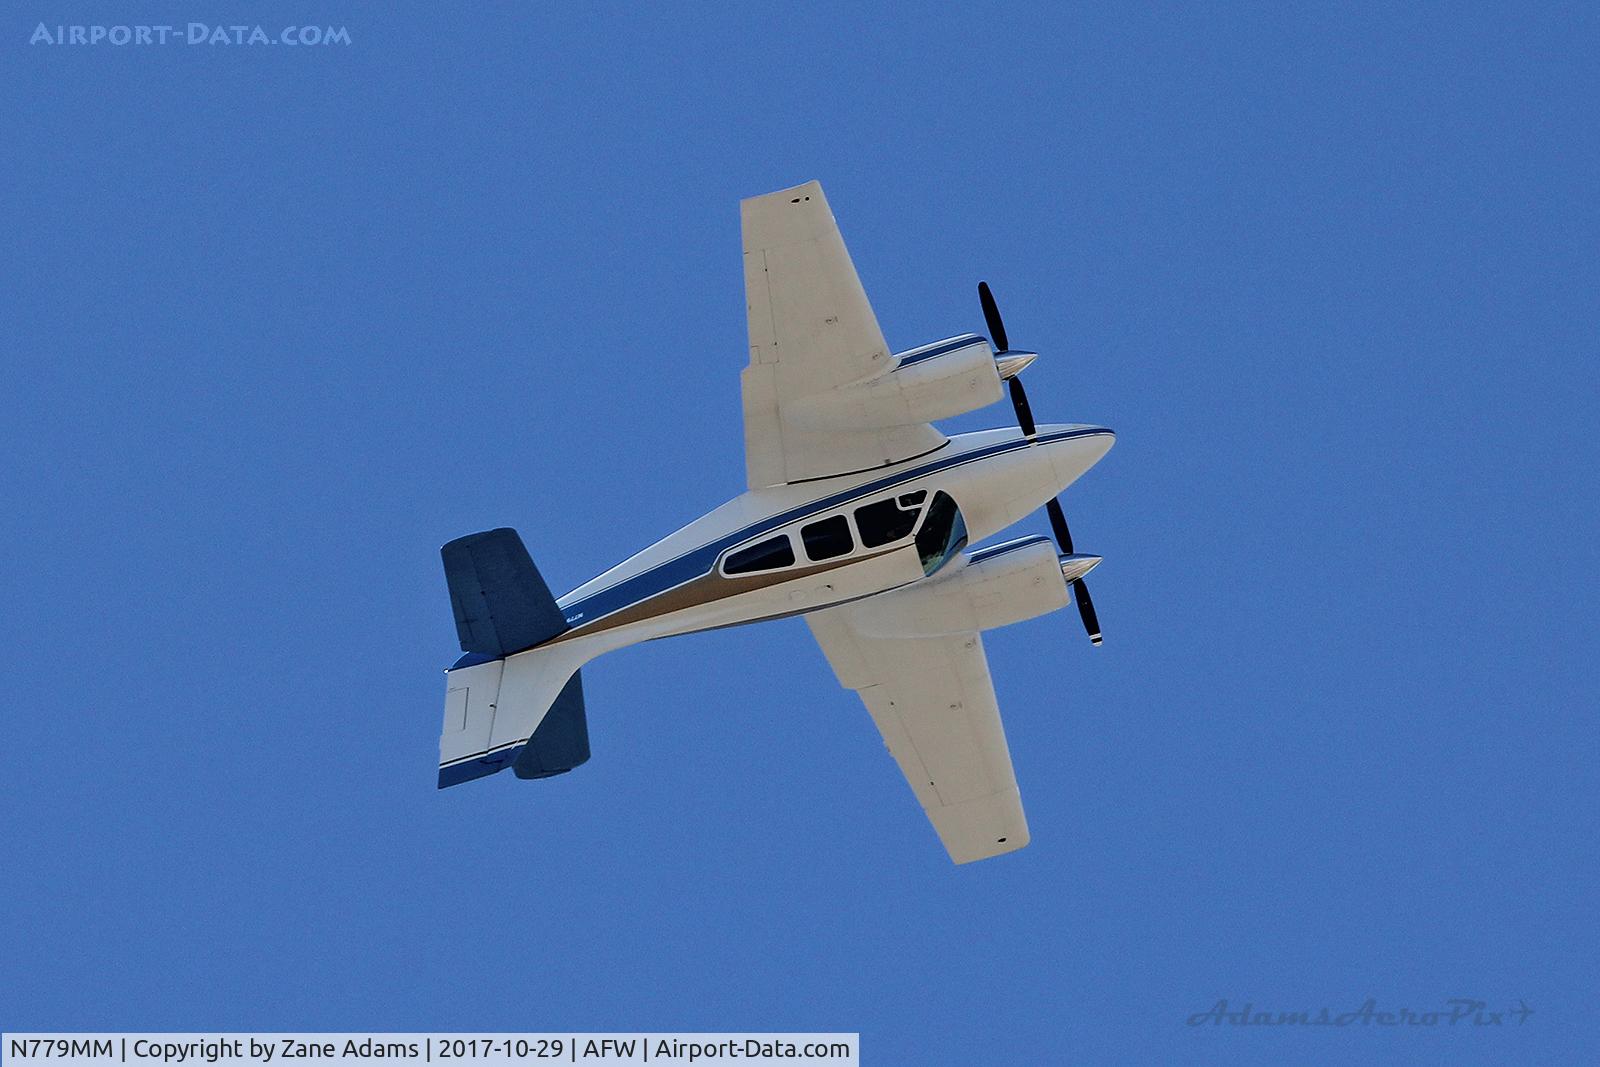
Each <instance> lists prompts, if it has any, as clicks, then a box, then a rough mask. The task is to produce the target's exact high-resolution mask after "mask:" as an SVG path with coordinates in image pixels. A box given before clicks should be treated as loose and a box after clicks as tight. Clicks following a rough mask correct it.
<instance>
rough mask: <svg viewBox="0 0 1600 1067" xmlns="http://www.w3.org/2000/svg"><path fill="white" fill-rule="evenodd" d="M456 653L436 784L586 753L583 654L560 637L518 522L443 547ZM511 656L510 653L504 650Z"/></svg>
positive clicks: (569, 761) (568, 764) (548, 769)
mask: <svg viewBox="0 0 1600 1067" xmlns="http://www.w3.org/2000/svg"><path fill="white" fill-rule="evenodd" d="M440 555H442V556H443V558H444V573H445V581H446V583H447V584H448V585H449V587H450V603H451V606H452V608H453V609H454V611H455V619H456V632H457V634H458V636H459V637H460V639H461V649H462V651H463V652H466V653H467V655H465V656H462V657H461V659H460V660H458V661H457V662H456V665H455V666H454V667H452V668H450V670H449V671H448V672H447V673H446V678H447V683H446V687H447V688H446V693H445V707H444V728H443V730H442V731H441V733H440V735H439V788H440V789H443V788H445V787H446V786H451V785H456V784H458V783H460V782H466V781H471V780H472V779H474V778H482V777H484V776H485V775H489V774H493V773H495V772H496V771H500V770H504V769H505V768H506V767H511V768H513V769H514V770H515V771H516V774H517V776H518V777H519V778H548V777H549V776H551V775H555V774H561V773H563V772H565V771H569V770H571V769H572V768H574V767H576V766H578V765H579V764H581V763H583V762H584V761H585V760H587V759H588V758H589V727H588V722H587V720H586V718H585V716H584V709H583V683H582V682H581V681H580V680H579V677H578V667H579V666H581V664H582V659H581V658H580V657H578V656H577V655H576V654H574V653H573V652H572V651H570V650H568V649H565V648H562V647H561V646H557V647H556V648H551V649H537V648H534V646H536V645H540V644H542V643H544V642H545V641H548V640H550V639H551V638H552V637H555V636H557V635H558V634H560V633H562V632H564V631H565V630H566V629H567V622H566V618H565V616H564V615H563V614H562V612H561V609H560V608H559V607H557V606H556V601H555V597H553V596H551V595H550V587H549V586H547V585H546V584H545V581H544V579H543V578H542V577H540V575H539V571H538V568H536V567H535V566H534V565H533V560H532V558H530V557H529V555H528V550H527V548H525V547H524V546H523V544H522V539H521V538H520V537H518V536H517V532H516V531H515V530H510V529H499V530H488V531H486V532H484V533H476V534H471V535H469V536H467V537H462V538H459V539H457V540H455V541H451V542H450V543H449V544H447V545H445V546H444V548H443V549H441V550H440ZM507 657H510V658H507Z"/></svg>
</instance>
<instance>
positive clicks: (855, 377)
mask: <svg viewBox="0 0 1600 1067" xmlns="http://www.w3.org/2000/svg"><path fill="white" fill-rule="evenodd" d="M740 210H741V214H742V217H743V229H744V282H745V298H746V301H747V303H748V305H749V328H750V365H749V366H748V367H746V368H745V370H744V374H743V387H744V436H745V465H746V469H747V472H748V475H749V483H750V488H749V490H748V491H747V492H745V493H743V494H741V495H740V496H737V497H734V498H733V499H732V500H730V501H728V502H727V503H726V504H723V505H722V506H721V507H719V508H717V509H716V510H715V511H713V512H711V513H710V514H708V515H706V516H705V517H703V518H700V519H697V520H695V521H694V522H692V523H690V524H689V525H687V526H685V527H684V528H683V529H681V530H679V531H678V532H677V533H674V534H672V535H670V536H669V537H666V538H664V539H663V540H661V541H658V542H656V543H655V544H654V545H651V546H650V547H649V548H647V549H645V550H644V551H643V552H640V553H639V554H638V555H636V556H634V557H632V558H631V559H628V560H625V561H623V562H622V563H619V564H617V565H616V566H615V567H612V568H611V569H610V570H608V571H606V572H605V573H604V574H602V575H600V576H599V577H598V578H595V579H594V580H592V581H590V582H587V583H585V584H584V585H581V586H579V587H578V588H576V589H574V590H573V591H572V592H570V593H568V594H567V595H566V596H564V597H561V598H560V599H559V600H558V599H556V598H555V597H552V596H551V595H550V590H549V588H548V587H547V586H546V585H545V583H544V579H543V578H541V577H540V576H539V572H538V570H537V569H535V567H534V565H533V561H532V560H531V559H530V558H529V556H528V552H527V549H526V548H524V547H523V544H522V540H521V539H520V538H519V537H518V536H517V534H516V532H515V531H514V530H509V529H499V530H489V531H487V532H485V533H477V534H472V535H470V536H467V537H463V538H460V539H459V540H455V541H451V542H450V543H449V544H447V545H445V546H444V548H443V549H442V554H443V556H444V568H445V577H446V579H447V581H448V583H449V586H450V600H451V604H452V606H453V607H454V609H455V618H456V629H457V631H458V632H459V634H460V637H461V648H462V650H463V651H464V652H465V653H466V655H464V656H462V657H461V658H460V659H459V660H457V661H456V663H455V665H454V666H452V667H451V668H450V669H449V670H448V672H447V673H446V677H447V679H448V685H447V690H448V691H447V693H446V696H445V711H444V731H443V733H442V734H441V735H440V738H439V757H440V759H439V786H440V788H443V787H445V786H449V785H455V784H457V783H459V782H465V781H469V780H471V779H473V778H481V777H483V776H485V775H488V774H493V773H494V772H496V771H500V770H504V769H505V768H507V767H510V768H511V769H512V770H513V771H515V772H516V774H517V776H518V777H520V778H544V777H548V776H550V775H554V774H561V773H563V772H565V771H569V770H571V769H572V768H573V767H576V766H577V765H578V764H580V763H583V762H584V761H585V760H587V759H588V758H589V733H588V726H587V723H586V721H585V719H584V709H583V689H582V685H581V683H580V681H579V675H578V668H579V667H581V666H582V665H583V664H585V663H587V662H588V661H589V660H591V659H593V658H595V657H596V656H598V655H600V654H601V653H602V652H609V651H611V650H613V649H617V648H622V647H623V646H625V645H631V644H635V643H636V642H639V641H649V640H652V639H654V638H658V637H667V636H669V635H672V634H683V633H692V632H695V631H698V630H709V629H712V628H715V627H721V626H732V625H736V624H739V623H746V622H756V621H759V620H761V619H775V618H781V617H784V616H788V615H804V616H805V620H806V623H807V624H808V625H809V626H810V627H811V632H812V634H813V635H814V636H815V637H816V639H817V642H818V643H819V644H820V645H821V646H822V651H823V652H824V653H825V654H826V656H827V658H828V662H829V663H830V664H832V666H833V669H834V672H835V673H836V674H837V675H838V677H839V681H840V683H841V684H842V685H843V686H845V687H846V688H848V689H854V690H856V691H857V692H858V693H860V695H861V700H862V702H863V703H864V704H866V706H867V711H868V712H870V713H871V715H872V719H873V722H875V723H876V724H877V727H878V730H879V731H880V732H881V733H882V735H883V740H884V743H885V744H886V745H887V746H888V748H889V752H890V754H892V755H893V756H894V758H895V761H896V762H897V763H899V764H900V770H901V772H902V773H903V774H904V775H905V777H906V781H907V782H909V783H910V784H911V791H912V792H913V793H915V794H916V797H917V799H918V800H919V801H920V802H921V803H922V807H923V809H924V810H925V811H926V812H927V815H928V818H929V820H930V821H931V822H932V823H933V827H934V829H935V830H936V831H938V834H939V839H940V840H941V841H942V842H943V843H944V847H945V848H946V849H947V850H948V851H949V853H950V858H951V859H952V860H954V861H955V862H956V863H967V862H970V861H972V860H979V859H985V858H987V857H989V856H997V855H999V854H1001V853H1003V852H1011V851H1013V850H1015V849H1019V848H1021V847H1022V846H1024V845H1026V844H1027V843H1028V824H1027V820H1026V819H1025V818H1024V816H1023V814H1022V800H1021V797H1020V795H1019V794H1018V792H1017V780H1016V776H1015V774H1014V773H1013V772H1012V768H1011V754H1010V752H1009V750H1008V749H1007V747H1006V737H1005V731H1004V729H1003V728H1002V726H1001V724H1000V710H999V708H998V707H997V706H996V704H995V695H994V686H993V684H992V682H991V681H990V678H989V665H988V662H987V660H986V659H985V658H984V653H983V639H982V636H981V634H982V632H983V631H984V630H991V629H994V628H995V627H997V626H1004V625H1006V624H1007V623H1012V622H1017V621H1019V620H1022V619H1031V618H1034V617H1035V616H1038V615H1042V614H1044V613H1045V612H1048V611H1055V610H1056V609H1058V608H1061V607H1064V606H1066V604H1067V602H1068V600H1071V599H1076V601H1077V605H1078V610H1079V612H1080V614H1081V615H1082V617H1083V623H1084V627H1085V629H1087V630H1088V632H1089V638H1090V640H1091V641H1093V642H1094V643H1095V644H1097V645H1098V644H1099V643H1100V626H1099V623H1098V622H1097V621H1096V619H1095V613H1094V605H1093V604H1092V603H1091V602H1090V600H1089V591H1088V589H1087V588H1086V587H1085V586H1084V584H1083V576H1084V575H1085V574H1087V573H1088V572H1089V571H1090V570H1091V569H1092V568H1093V567H1094V566H1095V564H1097V563H1099V562H1100V557H1099V556H1087V555H1079V554H1077V553H1075V552H1073V550H1072V535H1071V534H1070V533H1069V532H1068V530H1067V522H1066V518H1065V517H1064V516H1063V515H1062V512H1061V505H1060V504H1059V503H1058V502H1057V501H1056V494H1057V493H1059V492H1061V491H1062V490H1063V489H1065V488H1066V487H1067V486H1068V485H1071V484H1072V483H1073V482H1074V481H1075V480H1077V478H1078V477H1079V476H1080V475H1081V474H1083V472H1084V471H1086V470H1088V469H1089V468H1090V467H1092V466H1094V464H1095V463H1096V462H1097V461H1098V460H1099V459H1100V457H1101V456H1103V455H1105V454H1106V452H1107V450H1109V449H1110V448H1111V444H1112V441H1113V435H1112V433H1111V431H1110V430H1108V429H1105V428H1103V427H1100V426H1080V425H1047V426H1036V425H1035V424H1034V421H1033V415H1032V413H1031V412H1030V411H1029V408H1028V399H1027V395H1026V394H1025V393H1024V392H1023V389H1022V382H1021V380H1020V379H1019V378H1018V377H1017V374H1018V373H1019V372H1020V371H1021V370H1022V369H1023V368H1025V367H1027V366H1028V365H1029V364H1030V363H1032V362H1033V360H1034V359H1035V358H1036V355H1035V353H1033V352H1020V351H1015V350H1013V349H1012V348H1011V347H1010V345H1009V343H1008V341H1007V339H1006V331H1005V326H1004V325H1003V324H1002V323H1001V321H1000V313H999V311H998V309H997V308H996V307H995V302H994V297H993V296H992V295H991V294H990V292H989V287H988V286H987V285H986V284H980V285H979V286H978V295H979V298H980V300H981V301H982V304H983V314H984V318H985V320H986V321H987V323H988V327H989V340H985V339H984V338H982V337H980V336H978V335H976V334H963V335H962V336H959V337H952V338H949V339H948V340H944V341H936V342H934V343H933V344H928V345H923V346H922V347H920V348H914V349H911V350H910V351H909V352H900V353H897V354H896V353H891V352H890V351H889V348H888V346H887V345H886V344H885V343H884V340H883V334H882V333H881V332H880V331H879V329H878V322H877V319H876V318H875V317H874V316H873V313H872V307H871V305H869V304H868V303H867V297H866V294H865V293H864V292H863V291H862V289H861V282H860V280H859V279H858V278H857V277H856V271H855V267H854V266H853V265H852V264H851V262H850V255H849V253H848V252H847V251H846V250H845V246H844V241H843V239H842V238H841V237H840V236H839V230H838V227H837V225H836V224H835V223H834V220H833V214H832V213H831V212H830V211H829V209H828V202H827V200H825V199H824V198H823V195H822V187H821V186H820V185H819V184H818V183H816V182H811V183H809V184H807V185H801V186H798V187H796V188H794V189H785V190H783V191H781V192H776V193H769V194H768V195H766V196H759V197H756V198H754V199H751V200H746V201H744V202H743V203H742V204H741V205H740ZM991 341H992V342H993V343H992V345H991ZM1002 383H1007V384H1008V387H1009V390H1010V394H1011V402H1012V404H1013V405H1014V406H1015V408H1016V414H1017V421H1018V423H1019V424H1020V427H1019V428H1018V429H997V430H984V431H981V432H978V433H964V434H957V435H955V436H954V437H946V436H945V435H944V434H942V433H940V432H939V431H938V430H936V429H934V428H933V426H931V425H930V423H931V422H932V421H933V420H935V419H941V418H947V417H950V416H953V415H959V414H961V413H963V412H967V411H973V410H976V409H977V408H980V407H984V406H985V405H988V404H992V403H994V402H995V401H997V400H999V399H1000V393H1001V384H1002ZM1040 505H1044V507H1045V508H1046V509H1048V511H1049V515H1050V524H1051V526H1052V528H1053V529H1054V532H1055V535H1056V541H1057V543H1058V544H1059V545H1060V553H1059V554H1058V553H1057V551H1056V549H1055V547H1053V546H1052V545H1051V544H1050V541H1049V539H1048V538H1045V537H1040V536H1032V537H1021V538H1018V539H1016V540H1012V541H1006V542H1003V543H1001V544H996V545H991V546H989V547H986V548H976V549H974V548H970V547H969V545H971V544H973V543H975V542H978V541H981V540H983V539H984V538H987V537H990V536H992V535H994V534H997V533H999V532H1000V531H1001V530H1003V529H1005V528H1006V527H1008V526H1010V525H1012V524H1013V523H1015V522H1017V521H1019V520H1021V519H1023V518H1024V517H1026V516H1027V515H1028V514H1029V513H1031V512H1032V511H1034V510H1035V509H1036V508H1038V507H1039V506H1040Z"/></svg>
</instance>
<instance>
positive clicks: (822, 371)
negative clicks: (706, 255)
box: [739, 182, 945, 489]
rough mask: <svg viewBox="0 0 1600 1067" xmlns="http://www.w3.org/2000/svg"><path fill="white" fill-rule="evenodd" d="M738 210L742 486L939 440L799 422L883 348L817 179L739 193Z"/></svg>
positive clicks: (919, 429) (812, 474) (901, 453)
mask: <svg viewBox="0 0 1600 1067" xmlns="http://www.w3.org/2000/svg"><path fill="white" fill-rule="evenodd" d="M739 214H740V219H741V223H742V229H743V232H744V290H745V303H746V310H747V312H748V316H749V318H748V326H749V332H750V365H749V366H748V367H746V368H745V371H744V374H743V376H742V377H741V383H742V386H743V392H744V435H745V466H746V473H747V474H748V476H749V483H750V488H752V489H758V488H760V487H762V486H765V485H782V484H784V483H786V482H799V481H806V480H808V479H811V478H823V477H827V476H828V475H833V474H846V473H853V472H855V471H861V470H868V469H871V468H873V467H882V466H885V465H887V464H890V463H896V462H899V461H900V460H903V459H910V458H912V457H913V456H920V455H922V454H924V453H926V452H931V451H932V450H933V449H935V448H938V447H939V446H940V445H942V444H944V442H945V437H944V435H943V434H941V433H940V432H939V431H938V430H935V429H934V428H933V427H932V426H930V425H928V424H927V423H926V422H921V423H916V424H913V425H901V426H879V427H876V428H867V427H860V428H855V427H851V426H843V427H841V426H839V425H837V424H832V425H821V424H819V423H818V422H817V421H816V420H815V419H812V420H810V421H809V422H808V419H807V414H806V409H807V406H808V402H815V401H817V400H818V399H819V398H823V397H825V395H826V394H828V393H829V392H831V391H833V390H836V389H839V388H841V387H843V386H847V385H852V384H855V383H858V382H862V381H865V380H868V379H872V378H875V377H877V376H879V375H882V374H887V373H889V372H890V371H891V370H893V369H894V366H895V360H894V356H893V354H892V353H891V352H890V351H889V346H888V344H886V343H885V342H884V339H883V332H882V331H881V330H879V329H878V319H877V316H875V315H874V314H873V313H872V305H871V304H869V303H868V302H867V294H866V292H865V291H863V290H862V288H861V279H860V278H858V277H857V276H856V268H855V266H854V265H853V264H852V263H851V262H850V253H849V252H848V251H847V250H846V249H845V246H844V238H843V237H841V236H840V235H839V227H838V225H837V224H836V223H835V222H834V221H833V212H831V211H830V210H829V209H828V201H827V199H826V198H825V197H824V196H823V195H822V186H821V185H820V184H818V183H817V182H807V183H806V184H805V185H799V186H796V187H795V188H793V189H783V190H780V191H778V192H775V193H768V194H767V195H766V196H758V197H753V198H751V199H749V200H745V201H742V202H741V203H740V205H739Z"/></svg>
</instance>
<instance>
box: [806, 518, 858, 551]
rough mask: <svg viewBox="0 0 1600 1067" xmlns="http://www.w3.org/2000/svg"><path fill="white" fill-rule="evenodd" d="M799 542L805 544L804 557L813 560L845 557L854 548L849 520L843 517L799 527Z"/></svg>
mask: <svg viewBox="0 0 1600 1067" xmlns="http://www.w3.org/2000/svg"><path fill="white" fill-rule="evenodd" d="M800 540H802V541H804V542H805V543H806V555H808V556H810V557H811V558H812V559H814V560H817V559H833V558H834V557H835V556H846V555H849V554H850V551H851V550H852V549H854V548H855V547H856V545H855V541H854V540H853V539H852V538H851V537H850V520H849V519H847V518H845V517H844V516H843V515H835V516H833V517H832V518H829V519H823V520H822V521H821V522H813V523H811V524H810V525H807V526H802V527H800Z"/></svg>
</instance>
